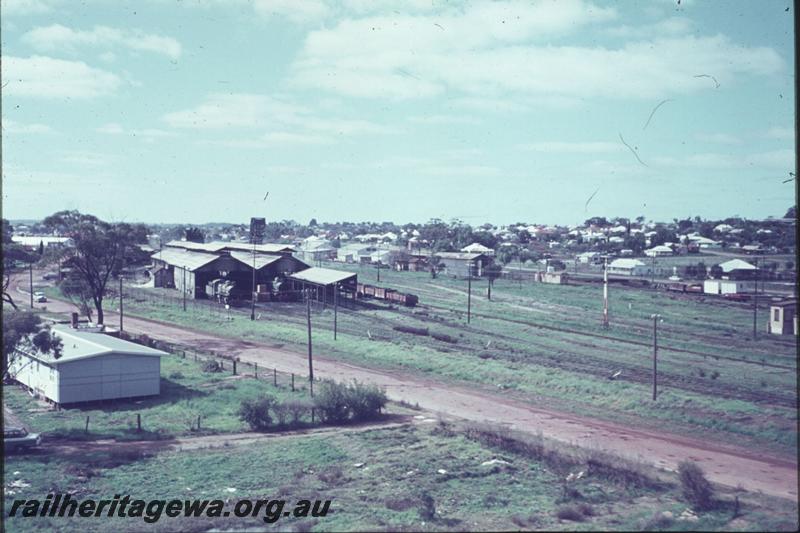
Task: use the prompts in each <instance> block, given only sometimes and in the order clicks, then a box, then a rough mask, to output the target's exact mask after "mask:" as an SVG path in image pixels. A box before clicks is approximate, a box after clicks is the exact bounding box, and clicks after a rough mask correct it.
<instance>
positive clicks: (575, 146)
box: [518, 141, 627, 154]
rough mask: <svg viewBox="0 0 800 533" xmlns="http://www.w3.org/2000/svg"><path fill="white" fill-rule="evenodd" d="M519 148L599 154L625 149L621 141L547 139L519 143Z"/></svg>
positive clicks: (537, 150)
mask: <svg viewBox="0 0 800 533" xmlns="http://www.w3.org/2000/svg"><path fill="white" fill-rule="evenodd" d="M518 148H519V149H521V150H530V151H533V152H548V153H559V154H564V153H572V154H601V153H609V152H619V151H623V150H627V148H625V146H624V145H623V144H621V143H616V142H613V143H612V142H560V141H547V142H533V143H527V144H520V145H519V146H518Z"/></svg>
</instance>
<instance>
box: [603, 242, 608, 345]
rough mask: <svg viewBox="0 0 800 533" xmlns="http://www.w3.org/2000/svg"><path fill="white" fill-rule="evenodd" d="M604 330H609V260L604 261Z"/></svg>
mask: <svg viewBox="0 0 800 533" xmlns="http://www.w3.org/2000/svg"><path fill="white" fill-rule="evenodd" d="M603 329H608V258H607V257H606V258H605V259H604V260H603Z"/></svg>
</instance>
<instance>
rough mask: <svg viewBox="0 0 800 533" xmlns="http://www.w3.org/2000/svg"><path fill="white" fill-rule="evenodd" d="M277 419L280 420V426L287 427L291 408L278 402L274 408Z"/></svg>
mask: <svg viewBox="0 0 800 533" xmlns="http://www.w3.org/2000/svg"><path fill="white" fill-rule="evenodd" d="M272 412H273V413H274V414H275V418H277V419H278V425H279V426H285V425H286V421H287V420H288V419H289V408H288V406H287V405H286V404H285V403H281V402H278V403H276V404H275V405H274V406H273V407H272Z"/></svg>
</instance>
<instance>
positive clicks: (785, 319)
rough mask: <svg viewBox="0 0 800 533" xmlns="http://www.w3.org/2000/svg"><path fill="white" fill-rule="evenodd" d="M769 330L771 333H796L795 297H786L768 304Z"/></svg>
mask: <svg viewBox="0 0 800 533" xmlns="http://www.w3.org/2000/svg"><path fill="white" fill-rule="evenodd" d="M769 332H770V333H772V334H773V335H797V299H796V298H788V299H786V300H781V301H777V302H772V303H771V304H770V306H769Z"/></svg>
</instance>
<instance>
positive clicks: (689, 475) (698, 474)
mask: <svg viewBox="0 0 800 533" xmlns="http://www.w3.org/2000/svg"><path fill="white" fill-rule="evenodd" d="M678 477H679V478H680V481H681V488H682V490H683V497H684V498H685V499H686V501H687V502H689V503H690V504H691V505H692V507H694V508H695V509H696V510H698V511H705V510H708V509H711V508H713V507H714V489H713V487H712V486H711V483H709V481H708V480H707V479H706V476H705V474H703V470H702V469H701V468H700V467H699V466H697V464H696V463H694V462H692V461H683V462H681V463H680V464H679V465H678Z"/></svg>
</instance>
